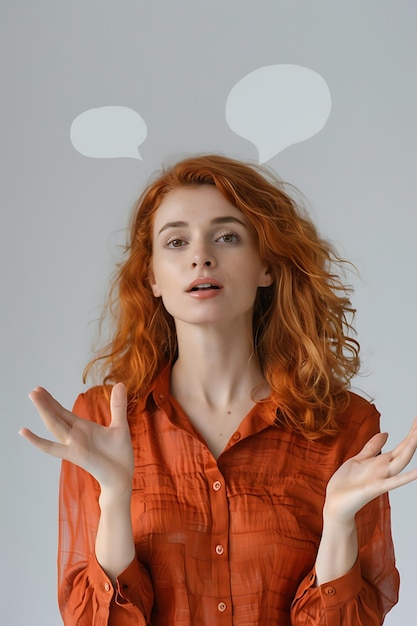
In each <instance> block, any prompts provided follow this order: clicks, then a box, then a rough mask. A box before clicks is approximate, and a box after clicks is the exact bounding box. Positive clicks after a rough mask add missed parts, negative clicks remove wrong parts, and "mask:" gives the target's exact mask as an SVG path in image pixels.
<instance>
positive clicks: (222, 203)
mask: <svg viewBox="0 0 417 626" xmlns="http://www.w3.org/2000/svg"><path fill="white" fill-rule="evenodd" d="M337 261H338V259H337V258H335V256H334V255H333V253H332V251H331V249H330V247H329V245H328V244H327V243H326V242H324V241H322V240H321V239H320V238H319V236H318V234H317V232H316V229H315V228H314V226H313V225H312V224H311V222H310V221H309V220H308V219H307V217H305V216H303V215H302V214H301V212H300V211H299V210H298V209H297V207H296V206H295V203H294V202H293V201H292V200H291V199H290V198H289V197H288V196H287V195H286V194H285V193H284V191H283V190H282V189H281V187H280V185H279V183H277V181H275V180H271V179H269V178H267V176H266V175H261V174H260V173H259V171H258V170H257V169H255V168H253V167H249V166H247V165H244V164H242V163H240V162H237V161H233V160H231V159H227V158H224V157H220V156H203V157H195V158H190V159H187V160H185V161H182V162H180V163H178V164H177V165H175V166H174V167H172V168H171V169H169V170H168V171H166V172H163V173H162V174H161V175H160V177H159V178H158V179H157V180H156V181H155V182H153V183H152V184H150V185H149V187H148V188H147V189H146V190H145V192H144V193H143V195H142V196H141V198H140V199H139V201H138V204H137V206H136V207H135V211H134V215H133V220H132V226H131V237H130V243H129V246H128V249H127V256H126V260H125V261H124V262H123V263H122V264H121V265H120V267H119V269H118V273H117V276H116V280H115V283H114V287H113V290H112V293H111V296H110V300H109V303H110V309H111V310H112V311H113V312H114V313H115V315H116V326H115V332H114V336H113V339H112V341H111V342H110V343H109V344H108V345H107V346H106V347H105V348H104V350H103V351H102V353H101V354H100V355H99V357H98V358H97V359H95V361H93V362H92V363H90V365H89V366H88V367H87V371H88V370H89V369H90V367H92V366H93V365H97V364H100V363H101V364H102V366H103V369H104V372H105V374H104V375H103V376H104V377H103V382H104V384H103V385H102V386H98V387H93V388H92V389H90V390H89V391H87V393H85V394H82V395H81V396H80V397H79V398H78V400H77V401H76V403H75V407H74V412H73V413H70V412H69V411H66V410H65V409H63V408H62V407H61V406H60V405H59V404H58V402H56V401H55V400H54V399H53V398H52V397H51V396H50V395H49V394H48V393H47V392H46V391H45V390H43V389H41V388H37V389H35V390H34V391H33V392H32V393H31V394H30V395H31V398H32V400H33V401H34V403H35V405H36V407H37V409H38V410H39V413H40V415H41V417H42V419H43V421H44V422H45V424H46V426H47V427H48V429H49V430H50V432H51V434H52V435H53V436H54V437H55V438H56V439H57V441H48V440H45V439H41V438H39V437H37V436H36V435H35V434H33V433H31V432H30V431H28V430H27V429H23V430H22V431H21V432H22V434H23V435H24V436H25V437H26V438H27V439H28V440H29V441H30V442H31V443H33V444H34V445H36V446H37V447H39V448H40V449H41V450H43V451H44V452H47V453H49V454H51V455H53V456H57V457H60V458H62V459H63V464H62V473H61V489H60V529H59V530H60V532H59V601H60V607H61V612H62V615H63V618H64V622H65V624H66V625H67V626H69V625H72V624H77V625H87V624H88V625H89V626H90V625H91V624H94V626H99V625H100V626H101V625H104V624H117V625H118V626H125V625H130V624H152V626H160V625H164V626H167V625H168V624H175V625H176V626H198V625H202V626H211V625H215V624H216V625H217V624H219V625H220V624H228V625H233V626H256V625H259V626H269V625H271V626H272V625H274V626H286V625H289V624H293V625H295V626H301V625H307V624H308V625H321V624H323V625H324V624H326V625H327V626H333V625H334V626H336V624H337V625H339V626H351V625H352V624H355V625H357V626H361V625H363V626H365V625H366V626H368V625H369V626H377V625H380V624H382V622H383V619H384V615H385V614H386V612H387V611H388V610H389V609H390V608H391V607H392V605H393V604H395V602H396V600H397V592H398V574H397V571H396V569H395V564H394V555H393V548H392V542H391V534H390V510H389V503H388V498H387V495H386V492H387V491H389V490H390V489H393V488H395V487H398V486H400V485H402V484H405V483H408V482H411V481H412V480H414V479H415V478H417V471H416V470H415V471H410V472H408V473H405V474H402V475H400V474H399V473H400V472H401V471H402V470H403V469H404V467H406V465H407V464H408V463H409V461H410V460H411V458H412V456H413V454H414V452H415V449H416V447H417V423H416V422H415V423H414V426H413V428H412V430H411V431H410V433H409V435H408V436H407V438H406V439H405V440H404V441H403V442H402V443H401V444H400V445H399V446H397V448H395V449H394V450H393V451H392V452H389V453H384V454H381V448H382V447H383V445H384V444H385V442H386V440H387V434H386V433H385V434H382V433H379V414H378V412H377V410H376V409H375V407H374V406H373V405H372V404H369V403H368V402H367V401H366V400H364V399H363V398H361V397H359V396H357V395H355V394H352V393H350V392H348V391H347V389H348V386H349V381H350V379H351V378H352V376H353V375H354V374H356V373H357V371H358V368H359V357H358V352H359V345H358V343H357V342H356V341H355V340H354V339H353V338H352V337H350V336H349V334H351V333H350V331H351V330H352V329H351V326H350V324H349V321H348V318H349V315H350V314H352V313H353V309H352V308H351V304H350V301H349V298H348V295H347V290H346V289H345V288H344V286H343V284H342V283H341V282H340V280H339V278H338V277H337V276H336V275H335V274H334V268H333V264H334V262H337ZM110 385H113V387H112V389H111V386H110Z"/></svg>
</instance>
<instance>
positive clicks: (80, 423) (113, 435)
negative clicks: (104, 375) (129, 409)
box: [20, 383, 133, 490]
mask: <svg viewBox="0 0 417 626" xmlns="http://www.w3.org/2000/svg"><path fill="white" fill-rule="evenodd" d="M30 398H31V399H32V401H33V403H34V404H35V406H36V408H37V410H38V412H39V414H40V416H41V418H42V421H43V422H44V424H45V426H46V428H47V429H48V430H49V432H50V433H51V435H52V436H53V437H55V439H56V441H52V440H49V439H44V438H42V437H39V436H38V435H36V434H34V433H33V432H32V431H30V430H29V429H27V428H22V429H21V431H20V434H21V435H22V436H23V437H25V439H27V440H28V441H29V442H30V443H31V444H33V445H34V446H36V447H37V448H39V449H40V450H42V451H43V452H45V453H47V454H50V455H51V456H55V457H58V458H60V459H63V460H66V461H71V462H72V463H75V464H76V465H78V466H79V467H81V468H83V469H84V470H86V471H87V472H89V473H90V474H92V476H94V478H95V479H96V480H97V481H98V482H99V483H100V485H101V487H106V488H110V489H118V490H125V489H129V488H130V487H131V484H132V476H133V451H132V442H131V438H130V432H129V426H128V422H127V418H126V405H127V400H126V388H125V386H124V385H123V384H122V383H118V384H117V385H115V386H114V387H113V389H112V393H111V398H110V410H111V423H110V425H109V426H108V427H106V426H101V425H100V424H95V423H94V422H90V421H88V420H85V419H81V418H79V417H77V416H76V415H74V413H71V412H70V411H68V410H67V409H64V407H63V406H61V405H60V404H59V402H57V401H56V400H55V399H54V398H53V397H52V396H51V395H50V394H49V393H48V392H47V391H46V389H43V388H42V387H37V388H36V389H35V390H34V391H32V392H31V394H30Z"/></svg>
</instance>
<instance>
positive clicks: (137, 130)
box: [70, 106, 148, 160]
mask: <svg viewBox="0 0 417 626" xmlns="http://www.w3.org/2000/svg"><path fill="white" fill-rule="evenodd" d="M147 133H148V130H147V128H146V124H145V121H144V119H143V118H142V117H141V116H140V115H139V113H137V112H136V111H134V110H133V109H129V107H124V106H105V107H99V108H97V109H88V110H87V111H84V112H83V113H81V114H80V115H78V116H77V117H76V118H75V119H74V121H73V122H72V124H71V129H70V139H71V143H72V145H73V146H74V148H75V149H76V150H77V151H78V152H80V153H81V154H83V155H84V156H87V157H92V158H95V159H117V158H121V157H128V158H131V159H140V160H142V157H141V156H140V154H139V150H138V147H139V146H140V144H142V143H143V142H144V141H145V139H146V135H147Z"/></svg>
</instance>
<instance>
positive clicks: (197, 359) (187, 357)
mask: <svg viewBox="0 0 417 626" xmlns="http://www.w3.org/2000/svg"><path fill="white" fill-rule="evenodd" d="M177 336H178V359H177V361H176V362H175V364H174V366H173V369H172V375H171V391H172V393H173V395H174V396H175V397H176V398H178V399H184V398H187V399H188V400H191V399H192V400H193V401H195V402H196V403H197V405H199V406H206V407H208V408H211V409H214V410H216V409H222V408H225V407H229V406H231V405H233V404H235V403H238V402H242V400H243V401H244V400H249V399H251V398H252V399H253V400H260V399H261V398H264V397H266V396H267V395H268V394H269V388H268V386H267V385H266V383H265V381H264V378H263V375H262V371H261V367H260V364H259V361H258V358H257V356H256V355H255V353H254V349H253V342H252V330H251V329H250V331H249V329H247V328H241V329H239V328H236V327H235V328H232V327H229V328H219V327H207V326H205V327H201V326H194V327H191V328H190V327H189V326H188V325H187V327H186V328H181V327H180V328H178V327H177Z"/></svg>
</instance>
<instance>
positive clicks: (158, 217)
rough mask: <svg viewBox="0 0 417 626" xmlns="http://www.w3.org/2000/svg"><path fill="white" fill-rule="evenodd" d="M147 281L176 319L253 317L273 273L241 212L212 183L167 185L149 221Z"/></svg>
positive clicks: (211, 321) (212, 320) (216, 320)
mask: <svg viewBox="0 0 417 626" xmlns="http://www.w3.org/2000/svg"><path fill="white" fill-rule="evenodd" d="M152 236H153V257H152V271H151V275H150V283H151V287H152V291H153V294H154V296H156V297H161V298H162V300H163V303H164V306H165V308H166V310H167V311H168V312H169V313H170V314H171V315H172V316H173V317H174V319H175V320H176V322H177V323H178V321H182V322H185V323H191V324H216V323H224V322H227V321H229V322H230V321H233V322H235V321H237V320H238V318H242V317H243V318H245V320H246V322H247V321H250V322H251V321H252V314H253V305H254V302H255V297H256V292H257V289H258V287H266V286H268V285H270V284H271V282H272V280H271V275H270V274H269V273H268V271H267V267H265V266H264V265H263V264H262V262H261V260H260V258H259V254H258V250H257V248H256V244H255V238H254V235H253V232H252V230H251V229H250V227H249V222H248V220H247V219H246V217H245V215H244V214H243V213H242V212H241V211H239V209H237V208H236V207H234V206H233V205H232V204H230V203H229V202H228V201H227V200H226V199H225V198H224V197H223V196H222V194H221V193H220V192H219V191H218V189H216V187H214V186H211V185H201V186H198V185H196V186H190V187H179V188H176V189H173V190H172V191H170V192H169V193H168V194H167V195H166V196H165V197H164V199H163V201H162V203H161V205H160V207H159V208H158V209H157V211H156V213H155V217H154V222H153V235H152Z"/></svg>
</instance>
